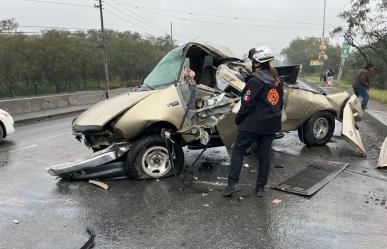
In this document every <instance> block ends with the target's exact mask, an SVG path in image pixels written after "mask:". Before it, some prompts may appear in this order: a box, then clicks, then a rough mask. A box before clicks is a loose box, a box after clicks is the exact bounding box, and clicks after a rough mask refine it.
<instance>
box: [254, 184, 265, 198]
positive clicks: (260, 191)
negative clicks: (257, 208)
mask: <svg viewBox="0 0 387 249" xmlns="http://www.w3.org/2000/svg"><path fill="white" fill-rule="evenodd" d="M264 193H265V187H264V186H257V188H256V195H257V197H263V195H264Z"/></svg>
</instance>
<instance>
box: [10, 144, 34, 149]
mask: <svg viewBox="0 0 387 249" xmlns="http://www.w3.org/2000/svg"><path fill="white" fill-rule="evenodd" d="M36 146H38V145H37V144H33V145H30V146H26V147H22V148H18V149H13V150H10V151H15V150H25V149H29V148H33V147H36Z"/></svg>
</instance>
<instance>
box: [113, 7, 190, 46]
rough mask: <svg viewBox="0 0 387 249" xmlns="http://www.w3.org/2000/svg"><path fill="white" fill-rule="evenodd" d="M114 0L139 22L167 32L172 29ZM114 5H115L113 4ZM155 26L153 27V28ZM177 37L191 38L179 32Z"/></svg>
mask: <svg viewBox="0 0 387 249" xmlns="http://www.w3.org/2000/svg"><path fill="white" fill-rule="evenodd" d="M112 1H113V2H115V3H116V4H118V5H119V6H120V7H122V8H124V9H125V10H126V11H127V12H129V13H127V12H123V11H122V10H120V9H117V8H116V9H117V10H119V11H120V12H121V13H124V14H125V15H130V16H131V17H132V18H134V19H135V20H137V21H138V22H140V23H142V24H144V25H147V26H148V27H151V26H150V25H153V27H156V28H157V30H159V29H162V30H165V31H166V33H167V34H168V33H169V32H170V30H169V29H168V28H165V27H163V26H161V25H159V24H157V23H154V22H151V21H150V20H149V18H145V17H143V16H141V15H139V14H137V13H135V12H133V11H132V10H130V9H129V8H127V7H126V6H125V5H124V4H123V3H122V2H119V1H116V0H112ZM109 5H112V4H111V3H110V4H109ZM112 7H113V6H112ZM133 15H134V16H133ZM153 27H152V28H153ZM176 37H178V38H181V39H182V40H189V38H187V37H184V36H182V35H180V34H179V35H176Z"/></svg>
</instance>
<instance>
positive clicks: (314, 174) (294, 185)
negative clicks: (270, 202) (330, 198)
mask: <svg viewBox="0 0 387 249" xmlns="http://www.w3.org/2000/svg"><path fill="white" fill-rule="evenodd" d="M347 166H348V164H347V163H346V164H339V163H333V162H332V163H331V162H329V163H328V162H314V163H313V164H311V165H308V166H307V167H306V168H305V169H303V170H301V171H299V172H298V173H296V174H295V175H293V176H291V177H290V178H289V179H287V180H285V181H283V182H281V183H280V184H278V185H276V186H275V187H274V188H275V189H278V190H282V191H286V192H291V193H295V194H300V195H307V196H310V195H313V194H314V193H316V192H317V191H318V190H320V189H321V188H322V187H324V186H325V185H326V184H328V183H329V182H330V181H331V180H333V179H334V178H335V177H336V176H337V175H338V174H339V173H340V172H341V171H343V170H344V169H345V168H346V167H347Z"/></svg>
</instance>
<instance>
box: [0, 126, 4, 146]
mask: <svg viewBox="0 0 387 249" xmlns="http://www.w3.org/2000/svg"><path fill="white" fill-rule="evenodd" d="M4 135H5V131H4V128H3V124H2V123H1V122H0V142H1V140H3V138H4Z"/></svg>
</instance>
